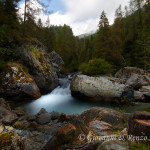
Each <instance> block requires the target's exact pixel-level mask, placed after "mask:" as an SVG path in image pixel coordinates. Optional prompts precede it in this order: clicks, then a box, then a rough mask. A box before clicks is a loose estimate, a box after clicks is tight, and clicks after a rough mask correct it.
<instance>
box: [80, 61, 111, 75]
mask: <svg viewBox="0 0 150 150" xmlns="http://www.w3.org/2000/svg"><path fill="white" fill-rule="evenodd" d="M79 69H80V71H82V72H83V74H87V75H93V76H98V75H106V74H107V75H108V74H110V73H111V72H112V66H111V65H110V64H109V63H108V62H107V61H105V60H104V59H94V60H91V61H90V62H89V63H88V64H87V63H83V64H81V65H80V67H79Z"/></svg>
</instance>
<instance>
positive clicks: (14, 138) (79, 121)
mask: <svg viewBox="0 0 150 150" xmlns="http://www.w3.org/2000/svg"><path fill="white" fill-rule="evenodd" d="M0 114H1V115H0V146H1V148H2V149H8V150H9V149H14V150H16V149H17V150H29V149H36V150H46V149H47V150H48V149H52V150H57V149H64V150H66V149H70V150H73V149H81V150H88V149H92V148H93V149H94V150H96V148H98V147H101V146H105V145H104V143H103V142H104V141H105V140H104V141H102V140H100V141H99V140H96V141H95V140H94V139H93V138H92V137H95V136H100V137H101V136H108V137H109V136H112V135H113V136H117V139H115V140H114V141H111V142H112V143H111V142H109V141H108V140H107V139H106V141H107V142H108V143H107V144H108V145H113V144H114V143H116V148H118V147H120V146H121V147H122V148H126V149H129V143H130V142H131V141H130V140H128V139H126V137H127V135H128V134H130V133H128V132H131V133H132V134H133V135H134V134H135V135H136V136H137V131H136V130H137V128H138V135H139V136H141V134H143V133H144V134H145V135H144V136H145V137H147V138H150V137H149V135H150V134H149V129H150V126H149V122H148V120H150V114H148V113H138V115H137V114H136V113H133V114H132V113H131V114H129V113H121V112H118V111H115V110H112V109H109V108H103V107H93V108H91V109H88V110H87V111H85V112H83V113H82V114H81V115H78V114H74V115H66V114H62V113H61V114H60V113H58V112H54V111H53V112H50V113H48V112H47V111H46V110H45V109H41V110H40V111H39V112H38V113H37V114H35V115H32V114H28V113H27V112H26V111H25V110H24V109H22V108H15V109H11V108H10V106H9V105H8V104H7V102H6V101H5V100H4V99H2V98H1V99H0ZM137 116H138V119H139V120H143V121H145V125H144V124H143V123H142V128H141V127H140V124H141V122H142V121H139V122H138V124H139V126H137V128H136V129H134V128H133V127H134V125H135V123H134V122H133V120H135V119H136V117H137ZM146 120H147V122H146ZM128 122H129V123H128ZM136 124H137V122H136ZM138 124H137V125H138ZM144 127H145V128H144ZM122 136H123V137H124V138H125V139H124V140H125V141H120V142H119V137H122ZM89 137H90V138H89ZM91 138H92V139H91ZM106 141H105V142H106ZM132 142H133V143H134V142H135V141H132ZM107 144H106V145H107ZM81 147H82V148H81Z"/></svg>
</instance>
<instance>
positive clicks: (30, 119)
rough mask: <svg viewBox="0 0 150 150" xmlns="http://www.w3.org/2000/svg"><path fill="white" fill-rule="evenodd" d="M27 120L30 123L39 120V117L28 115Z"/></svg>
mask: <svg viewBox="0 0 150 150" xmlns="http://www.w3.org/2000/svg"><path fill="white" fill-rule="evenodd" d="M27 120H28V121H36V120H37V116H35V115H32V114H28V115H27Z"/></svg>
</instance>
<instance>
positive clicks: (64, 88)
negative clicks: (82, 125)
mask: <svg viewBox="0 0 150 150" xmlns="http://www.w3.org/2000/svg"><path fill="white" fill-rule="evenodd" d="M17 106H19V107H23V108H25V109H26V110H27V112H28V113H31V114H36V113H38V112H39V111H40V109H41V108H45V109H46V110H47V111H48V112H52V111H57V112H60V113H65V114H68V115H71V114H76V113H77V114H81V113H82V112H84V111H85V110H87V109H89V108H92V107H107V108H112V109H116V110H118V111H122V112H134V111H136V110H145V109H149V110H150V104H144V103H140V104H138V103H136V104H135V105H134V106H122V107H116V106H115V105H112V104H109V103H103V104H102V103H99V102H89V101H82V100H79V99H76V98H73V97H72V96H71V92H70V81H69V80H68V79H60V86H59V87H57V88H56V89H54V90H53V91H52V92H51V93H50V94H47V95H44V96H42V97H41V98H39V99H37V100H34V101H28V102H26V103H18V104H17Z"/></svg>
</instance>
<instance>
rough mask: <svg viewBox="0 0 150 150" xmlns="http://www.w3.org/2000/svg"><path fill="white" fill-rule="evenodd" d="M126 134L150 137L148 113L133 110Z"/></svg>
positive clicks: (149, 116)
mask: <svg viewBox="0 0 150 150" xmlns="http://www.w3.org/2000/svg"><path fill="white" fill-rule="evenodd" d="M128 134H129V135H132V136H133V137H134V136H146V137H147V138H148V139H149V138H150V113H147V112H135V113H134V114H133V115H132V117H131V118H130V120H129V127H128Z"/></svg>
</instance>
